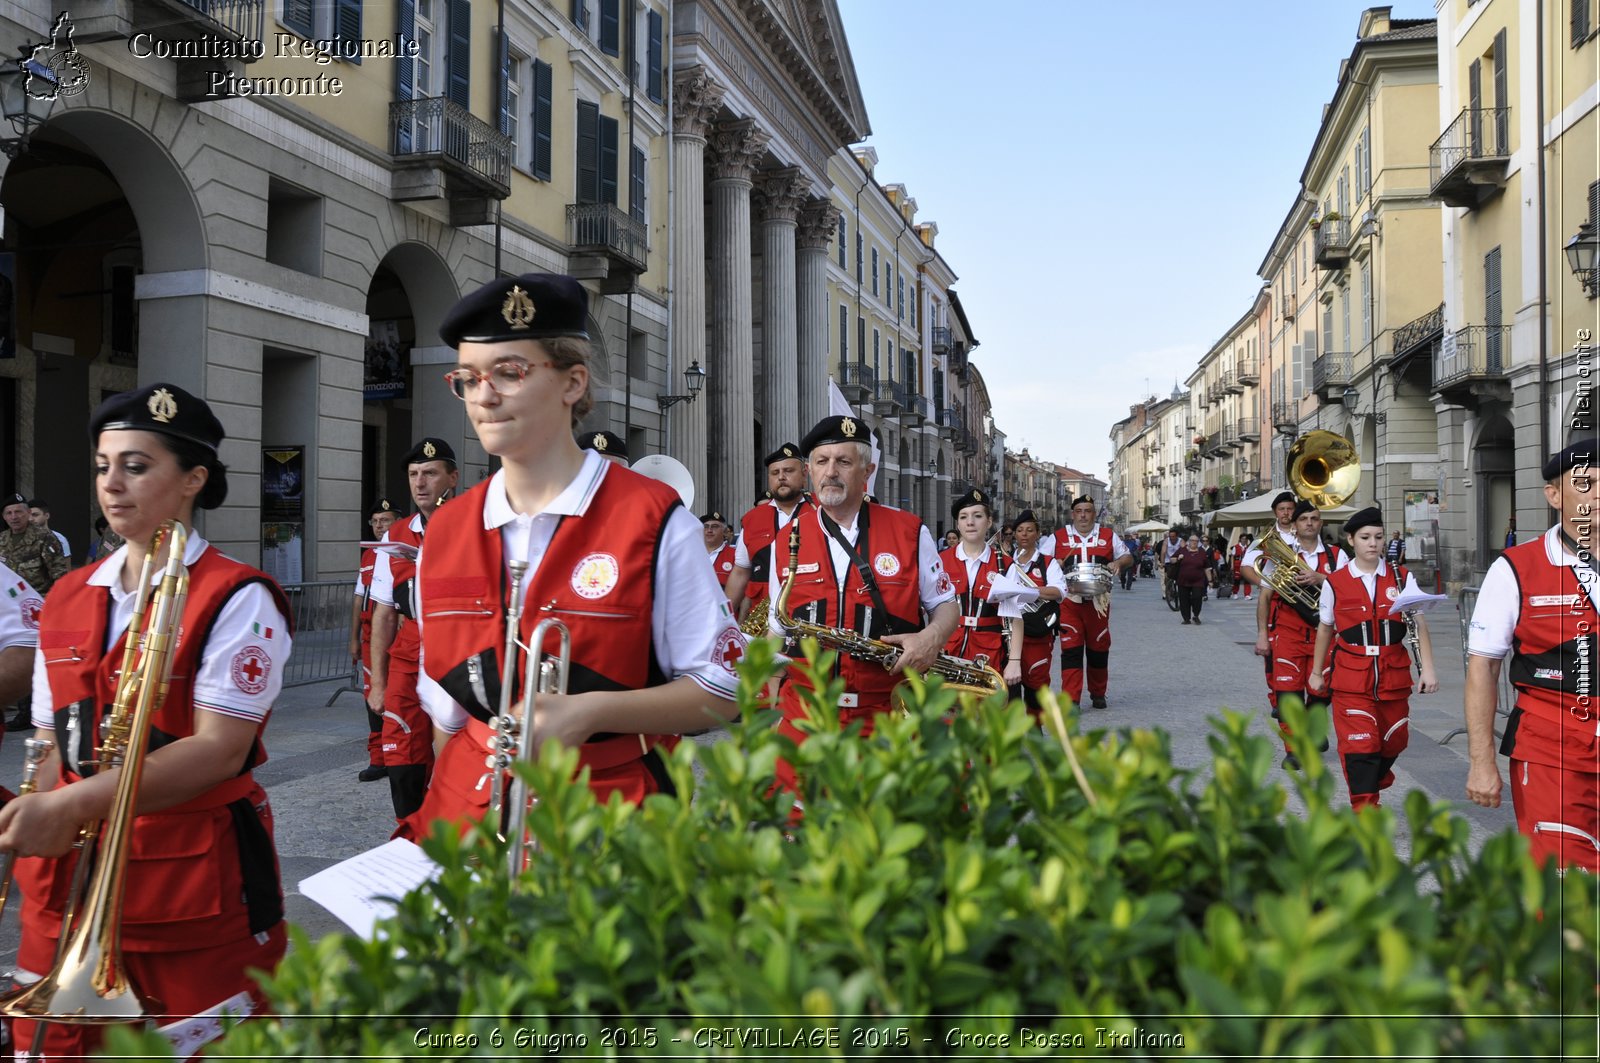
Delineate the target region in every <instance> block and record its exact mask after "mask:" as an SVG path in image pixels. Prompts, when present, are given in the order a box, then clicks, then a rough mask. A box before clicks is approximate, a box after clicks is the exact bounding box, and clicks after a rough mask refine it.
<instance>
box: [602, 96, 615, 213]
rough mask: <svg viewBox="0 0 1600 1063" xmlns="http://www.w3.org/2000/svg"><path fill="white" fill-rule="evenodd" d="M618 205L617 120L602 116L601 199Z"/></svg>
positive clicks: (603, 201)
mask: <svg viewBox="0 0 1600 1063" xmlns="http://www.w3.org/2000/svg"><path fill="white" fill-rule="evenodd" d="M599 202H601V203H609V204H611V205H612V206H613V207H614V206H616V205H617V120H616V119H615V118H611V117H608V116H606V115H601V116H600V199H599Z"/></svg>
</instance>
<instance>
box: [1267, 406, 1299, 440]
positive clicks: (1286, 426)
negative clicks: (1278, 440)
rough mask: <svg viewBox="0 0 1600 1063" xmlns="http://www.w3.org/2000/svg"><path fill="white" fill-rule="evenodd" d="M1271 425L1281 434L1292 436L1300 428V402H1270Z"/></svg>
mask: <svg viewBox="0 0 1600 1063" xmlns="http://www.w3.org/2000/svg"><path fill="white" fill-rule="evenodd" d="M1272 427H1273V429H1274V430H1275V431H1277V432H1280V433H1282V434H1283V435H1289V436H1292V435H1294V434H1295V433H1297V432H1298V431H1299V430H1300V404H1299V403H1298V402H1274V403H1273V404H1272Z"/></svg>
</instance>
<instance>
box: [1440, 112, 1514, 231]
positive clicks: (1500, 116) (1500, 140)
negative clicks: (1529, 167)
mask: <svg viewBox="0 0 1600 1063" xmlns="http://www.w3.org/2000/svg"><path fill="white" fill-rule="evenodd" d="M1510 143H1511V108H1509V107H1468V108H1465V109H1464V110H1462V112H1461V113H1460V114H1458V115H1457V116H1456V118H1455V121H1453V122H1451V123H1450V124H1449V126H1447V127H1446V128H1445V131H1444V132H1443V133H1441V134H1439V139H1438V140H1435V141H1434V142H1433V145H1432V147H1430V148H1429V149H1428V194H1429V195H1431V196H1432V197H1433V198H1435V199H1439V200H1443V201H1444V202H1445V203H1447V204H1448V205H1450V206H1452V207H1476V206H1478V205H1480V204H1482V203H1483V202H1485V201H1486V200H1488V199H1489V197H1490V196H1492V195H1494V194H1495V193H1496V192H1498V191H1499V190H1500V189H1501V188H1503V187H1504V186H1505V181H1506V166H1507V163H1508V162H1510V159H1511V148H1510Z"/></svg>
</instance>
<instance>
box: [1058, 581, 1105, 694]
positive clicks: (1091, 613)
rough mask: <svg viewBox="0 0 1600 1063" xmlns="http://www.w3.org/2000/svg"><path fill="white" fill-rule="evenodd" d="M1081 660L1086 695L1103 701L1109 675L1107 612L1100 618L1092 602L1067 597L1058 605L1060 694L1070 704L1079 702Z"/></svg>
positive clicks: (1081, 688)
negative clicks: (1086, 679) (1059, 607)
mask: <svg viewBox="0 0 1600 1063" xmlns="http://www.w3.org/2000/svg"><path fill="white" fill-rule="evenodd" d="M1085 657H1087V658H1088V673H1089V694H1090V696H1091V697H1097V698H1103V697H1105V696H1106V682H1107V680H1108V679H1109V678H1110V675H1111V673H1110V669H1109V668H1108V664H1109V662H1110V660H1111V610H1110V609H1109V608H1108V609H1107V610H1106V615H1105V616H1101V615H1100V613H1099V611H1097V610H1096V609H1095V607H1094V602H1093V601H1084V602H1074V601H1073V600H1072V599H1070V598H1068V599H1065V600H1063V601H1062V603H1061V692H1062V693H1063V694H1065V695H1067V697H1069V698H1071V699H1072V700H1073V701H1074V702H1079V701H1082V700H1083V676H1084V670H1085V669H1084V658H1085Z"/></svg>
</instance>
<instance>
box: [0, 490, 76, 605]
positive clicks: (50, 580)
mask: <svg viewBox="0 0 1600 1063" xmlns="http://www.w3.org/2000/svg"><path fill="white" fill-rule="evenodd" d="M30 515H31V514H30V513H29V511H28V500H27V499H26V498H24V497H23V496H22V495H17V494H12V495H7V496H6V498H5V510H4V511H3V512H0V517H3V518H4V519H5V523H6V528H5V531H3V532H0V561H3V562H5V563H6V564H7V565H9V566H11V568H12V569H13V570H14V571H15V572H16V574H17V575H19V576H21V577H22V578H23V579H25V580H27V581H28V583H29V584H30V585H31V586H32V587H33V588H34V589H35V590H37V591H38V592H39V593H40V594H43V593H45V592H46V591H48V590H49V589H50V587H51V585H52V584H54V583H55V581H56V580H58V579H60V578H61V577H62V576H64V575H66V574H67V569H68V568H70V567H71V563H70V562H69V561H68V560H67V557H66V555H65V554H63V553H62V552H61V543H60V542H58V541H57V540H56V537H55V536H54V535H51V534H50V533H49V532H47V531H40V530H39V529H38V528H35V527H34V526H33V525H32V524H30V523H28V518H29V516H30Z"/></svg>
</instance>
